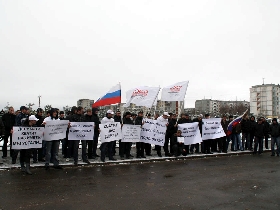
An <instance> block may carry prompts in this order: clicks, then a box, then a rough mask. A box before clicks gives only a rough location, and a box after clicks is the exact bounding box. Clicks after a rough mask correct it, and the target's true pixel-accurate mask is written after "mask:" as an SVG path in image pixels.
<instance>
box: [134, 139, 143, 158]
mask: <svg viewBox="0 0 280 210" xmlns="http://www.w3.org/2000/svg"><path fill="white" fill-rule="evenodd" d="M144 148H145V143H144V142H136V154H137V157H139V156H141V157H143V156H144Z"/></svg>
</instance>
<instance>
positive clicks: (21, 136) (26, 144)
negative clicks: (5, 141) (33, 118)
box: [12, 127, 44, 149]
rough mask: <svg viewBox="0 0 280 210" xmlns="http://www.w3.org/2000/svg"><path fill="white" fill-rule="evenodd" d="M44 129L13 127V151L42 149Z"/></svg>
mask: <svg viewBox="0 0 280 210" xmlns="http://www.w3.org/2000/svg"><path fill="white" fill-rule="evenodd" d="M43 134H44V127H13V141H12V149H30V148H42V140H43Z"/></svg>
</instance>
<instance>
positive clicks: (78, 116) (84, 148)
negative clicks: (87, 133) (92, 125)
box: [71, 106, 90, 166]
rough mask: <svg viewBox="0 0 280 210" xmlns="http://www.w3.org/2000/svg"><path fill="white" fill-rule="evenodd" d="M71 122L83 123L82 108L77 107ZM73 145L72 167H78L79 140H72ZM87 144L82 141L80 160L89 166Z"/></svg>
mask: <svg viewBox="0 0 280 210" xmlns="http://www.w3.org/2000/svg"><path fill="white" fill-rule="evenodd" d="M71 120H72V121H71V122H85V115H84V108H83V107H81V106H79V107H78V108H77V113H76V114H74V115H73V117H72V119H71ZM72 141H73V142H74V143H73V158H74V165H75V166H77V165H78V157H79V144H80V140H72ZM86 153H87V143H86V140H82V160H83V162H84V163H87V164H90V162H89V161H88V158H87V154H86Z"/></svg>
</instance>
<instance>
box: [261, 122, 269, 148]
mask: <svg viewBox="0 0 280 210" xmlns="http://www.w3.org/2000/svg"><path fill="white" fill-rule="evenodd" d="M262 121H263V125H264V145H265V149H268V137H269V136H268V133H269V123H268V122H267V120H266V119H265V118H264V117H262Z"/></svg>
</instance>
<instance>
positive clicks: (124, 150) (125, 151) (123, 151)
mask: <svg viewBox="0 0 280 210" xmlns="http://www.w3.org/2000/svg"><path fill="white" fill-rule="evenodd" d="M135 119H136V118H135ZM135 119H134V122H133V119H131V113H130V112H126V113H125V114H124V118H123V124H129V125H134V124H135ZM131 145H132V143H131V142H122V141H121V143H120V148H119V149H120V157H121V158H122V159H123V158H124V155H125V157H126V159H131V158H133V156H132V155H131V154H130V151H131Z"/></svg>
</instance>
